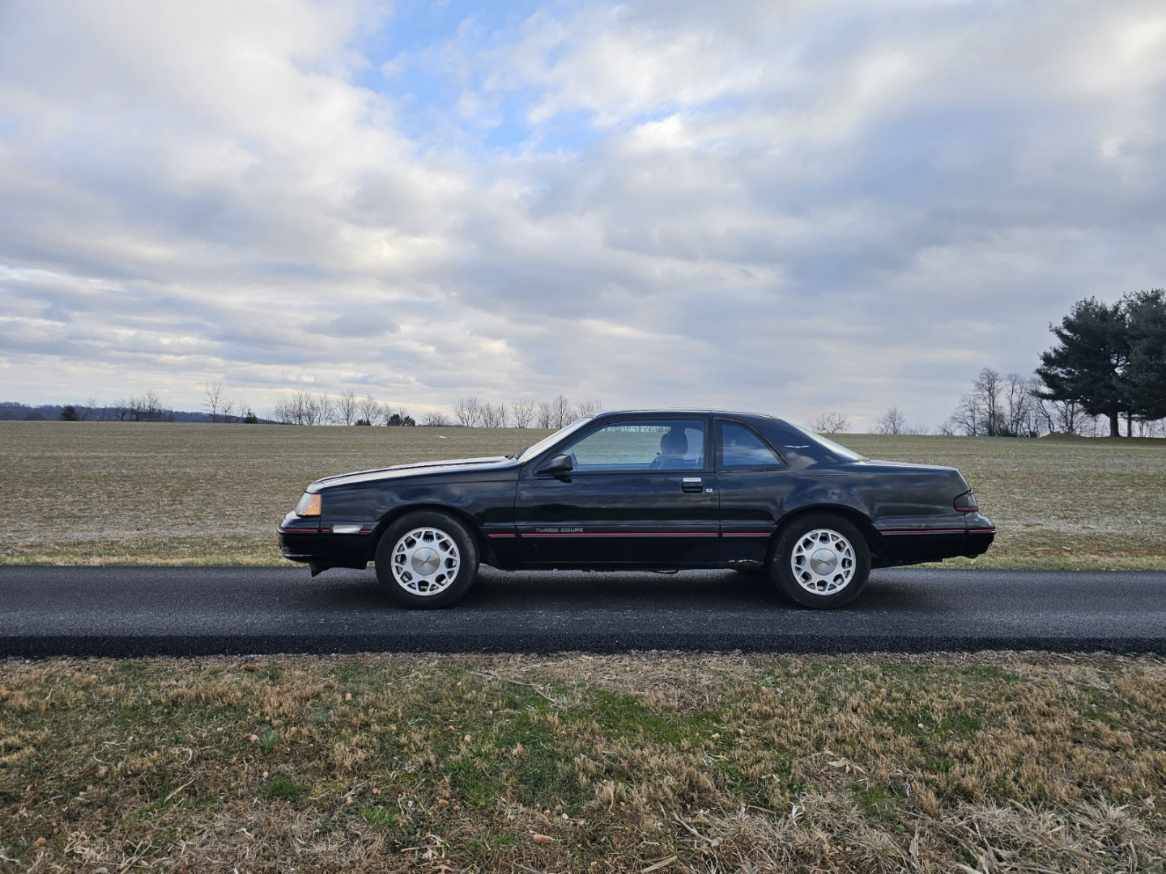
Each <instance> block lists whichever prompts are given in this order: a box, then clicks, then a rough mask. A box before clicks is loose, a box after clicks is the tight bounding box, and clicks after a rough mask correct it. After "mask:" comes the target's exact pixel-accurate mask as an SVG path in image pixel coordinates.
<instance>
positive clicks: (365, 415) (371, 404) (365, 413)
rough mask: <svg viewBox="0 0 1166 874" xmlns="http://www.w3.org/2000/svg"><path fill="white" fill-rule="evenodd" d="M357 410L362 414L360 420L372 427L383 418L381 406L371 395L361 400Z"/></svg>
mask: <svg viewBox="0 0 1166 874" xmlns="http://www.w3.org/2000/svg"><path fill="white" fill-rule="evenodd" d="M357 409H358V411H359V413H360V418H361V419H362V420H363V421H365V422H368V423H369V424H370V425H371V424H372V423H373V422H376V421H377V420H378V419H380V417H381V405H380V403H378V402H377V401H375V400H373V398H372V397H371V396H370V395H365V396H364V397H363V398H361V399H360V402H359V404H358V405H357Z"/></svg>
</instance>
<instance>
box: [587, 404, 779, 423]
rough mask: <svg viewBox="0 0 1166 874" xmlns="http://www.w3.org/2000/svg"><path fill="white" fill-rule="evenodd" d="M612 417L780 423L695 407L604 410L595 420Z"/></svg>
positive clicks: (760, 415) (762, 415) (737, 412)
mask: <svg viewBox="0 0 1166 874" xmlns="http://www.w3.org/2000/svg"><path fill="white" fill-rule="evenodd" d="M611 416H735V417H736V418H738V419H769V420H771V421H780V420H779V419H778V418H777V416H771V415H770V414H768V413H745V412H741V411H740V410H710V409H700V408H694V407H674V408H659V409H636V410H604V411H603V412H602V413H598V414H597V415H596V416H595V417H594V418H596V419H606V418H609V417H611Z"/></svg>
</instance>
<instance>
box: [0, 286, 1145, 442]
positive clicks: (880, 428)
mask: <svg viewBox="0 0 1166 874" xmlns="http://www.w3.org/2000/svg"><path fill="white" fill-rule="evenodd" d="M1049 330H1050V331H1051V332H1052V334H1053V335H1054V337H1055V343H1054V344H1053V346H1052V347H1050V348H1049V349H1047V350H1046V351H1044V352H1042V353H1041V356H1040V365H1039V366H1038V367H1037V368H1036V370H1035V372H1034V373H1033V375H1031V376H1023V375H1021V374H1018V373H1008V374H1004V375H1002V374H1001V373H1000V372H999V371H997V370H994V369H993V368H991V367H985V368H983V369H982V370H981V371H980V372H979V374H978V375H977V376H976V378H975V379H974V380H973V382H972V387H971V390H970V391H969V392H968V393H967V394H965V395H964V396H963V397H961V398H960V402H959V404H958V406H957V407H956V409H955V411H954V412H953V413H952V415H951V416H950V417H949V419H948V420H947V421H946V422H944V423H943V424H942V425H940V427H939V429H938V433H940V434H948V435H956V434H961V435H965V436H972V437H977V436H986V437H1039V436H1041V435H1042V434H1075V435H1088V436H1094V435H1096V434H1098V433H1099V431H1101V430H1106V429H1107V430H1108V434H1109V436H1111V437H1119V436H1122V435H1121V423H1122V420H1123V419H1124V421H1125V428H1126V431H1125V436H1127V437H1133V436H1158V435H1163V436H1166V291H1163V290H1162V289H1153V290H1150V291H1138V292H1133V293H1130V294H1127V295H1125V296H1124V297H1122V298H1121V299H1120V300H1119V301H1117V302H1115V303H1112V304H1108V303H1104V302H1102V301H1099V300H1097V299H1096V298H1095V297H1090V298H1086V299H1084V300H1080V301H1078V302H1077V303H1076V304H1074V306H1073V308H1072V310H1071V311H1070V312H1069V313H1068V314H1067V315H1065V316H1064V317H1063V318H1062V319H1061V321H1060V323H1059V324H1055V325H1050V326H1049ZM203 407H204V409H205V410H206V412H205V414H203V415H200V414H195V413H189V412H180V411H175V410H171V409H168V408H167V407H165V406H164V405H163V404H162V402H161V401H160V400H159V398H158V395H157V394H156V393H154V392H152V391H148V392H146V393H145V394H143V395H141V396H137V397H132V398H129V399H127V400H125V401H122V402H120V403H118V404H114V405H110V406H103V407H99V406H97V405H96V403H95V402H93V401H90V402H89V403H88V404H76V405H74V404H66V405H64V406H63V407H58V406H55V405H43V406H41V407H28V406H25V405H23V404H15V403H0V419H2V418H8V419H12V418H57V417H59V418H61V419H66V420H80V419H116V420H121V421H192V420H193V421H197V420H209V421H211V422H245V423H258V422H261V421H275V422H279V423H284V424H295V425H366V426H371V425H387V426H390V427H392V426H402V427H411V426H415V425H422V426H442V425H460V426H463V427H467V428H505V427H512V428H532V427H535V428H542V429H548V430H549V429H557V428H561V427H563V426H564V425H568V424H570V423H571V422H573V421H575V420H577V419H580V418H584V417H587V416H592V415H594V414H596V413H598V412H599V410H600V405H599V403H598V402H596V401H585V402H582V403H576V404H572V403H571V402H570V401H569V400H568V399H567V397H566V396H565V395H561V394H560V395H557V396H556V397H555V398H553V399H551V400H544V401H534V400H529V399H519V400H514V401H511V402H509V403H506V402H505V401H490V400H483V399H481V398H480V397H478V396H468V397H462V398H459V399H458V400H457V402H456V404H455V405H454V408H453V414H452V416H449V415H447V414H445V413H443V412H440V411H435V412H429V413H426V414H424V415H423V416H422V417H421V418H420V421H418V419H416V418H415V417H413V416H412V415H410V414H409V413H408V412H407V411H406V410H404V409H402V408H399V407H395V406H392V405H389V404H384V403H381V402H380V401H377V400H375V399H374V398H372V397H371V396H368V395H366V396H364V397H358V396H357V395H356V393H355V392H353V391H347V392H345V393H343V394H341V395H338V396H336V397H333V396H332V395H330V394H327V393H317V394H313V393H311V392H307V391H298V392H296V393H294V394H292V395H290V396H287V397H285V398H283V399H281V400H280V401H279V402H277V403H276V405H275V408H274V411H273V414H272V419H269V420H264V419H260V418H259V417H258V416H256V414H255V413H254V411H253V410H252V409H251V408H250V407H248V406H246V405H244V404H241V403H236V402H235V401H233V400H232V399H230V398H228V397H227V394H226V391H225V389H224V387H223V384H222V383H221V382H212V383H207V384H206V386H205V388H204V401H203ZM1099 423H1104V426H1105V427H1104V428H1100V427H1099ZM813 427H814V430H816V431H819V432H821V433H824V434H838V433H843V432H846V431H849V430H850V420H849V418H848V417H847V416H846V415H845V414H843V413H839V412H828V413H824V414H822V415H820V416H818V417H817V419H815V421H814V423H813ZM875 430H876V431H877V432H878V433H880V434H890V435H897V434H925V433H928V432H927V429H926V428H921V427H919V426H917V425H911V424H909V423H908V421H907V418H906V416H905V415H904V414H903V412H902V410H901V409H899V407H897V406H894V407H891V408H890V409H888V410H887V411H886V412H885V413H884V414H883V415H882V416H881V417H880V418H879V420H878V422H877V424H876V428H875Z"/></svg>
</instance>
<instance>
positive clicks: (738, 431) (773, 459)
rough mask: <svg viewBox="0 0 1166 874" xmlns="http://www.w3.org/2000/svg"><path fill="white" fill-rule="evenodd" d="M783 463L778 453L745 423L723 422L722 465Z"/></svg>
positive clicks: (767, 465) (752, 465)
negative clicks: (744, 424) (745, 425)
mask: <svg viewBox="0 0 1166 874" xmlns="http://www.w3.org/2000/svg"><path fill="white" fill-rule="evenodd" d="M780 464H781V459H780V458H778V457H777V453H776V452H774V451H773V450H772V449H770V448H769V447H768V446H766V445H765V444H764V443H763V442H762V440H761V438H760V437H758V436H757V435H756V434H754V433H753V432H752V431H750V430H749V429H748V428H746V427H744V426H743V425H734V424H733V423H732V422H722V423H721V467H773V466H776V465H780Z"/></svg>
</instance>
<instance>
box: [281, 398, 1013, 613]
mask: <svg viewBox="0 0 1166 874" xmlns="http://www.w3.org/2000/svg"><path fill="white" fill-rule="evenodd" d="M995 533H996V529H995V528H994V527H993V526H992V523H991V522H990V521H989V520H988V519H987V518H986V517H985V516H982V515H981V514H980V511H979V507H978V506H977V504H976V498H975V495H974V493H973V492H972V490H971V489H970V488H969V486H968V483H967V481H966V480H964V478H963V477H962V476H961V475H960V472H959V471H958V470H956V469H955V468H951V467H935V466H931V465H921V464H904V463H901V462H891V461H874V460H870V459H867V458H864V457H862V456H861V455H858V454H856V453H854V452H852V451H850V450H849V449H847V448H845V447H844V446H840V445H839V444H837V443H834V442H833V441H831V440H827V439H825V438H824V437H821V436H819V435H817V434H814V433H812V432H810V431H807V430H804V429H802V428H799V427H797V426H795V425H792V424H790V423H788V422H785V421H783V420H781V419H776V418H773V417H770V416H763V415H753V414H746V413H725V412H714V411H707V410H693V411H682V412H676V411H669V412H655V411H632V412H613V413H603V414H601V415H598V416H595V417H593V418H588V419H583V420H580V421H577V422H574V423H572V424H571V425H568V426H567V427H566V428H563V429H562V430H560V431H558V432H556V433H554V434H552V435H550V436H549V437H547V438H545V439H543V440H540V441H539V442H538V443H535V444H534V445H532V446H528V447H526V448H525V449H522V450H519V451H517V452H515V453H514V454H513V455H506V456H498V457H491V458H467V459H458V460H454V461H427V462H422V463H418V464H402V465H397V466H394V467H386V468H381V469H378V470H365V471H360V472H357V473H346V474H341V475H339V476H330V477H325V478H323V479H319V480H316V482H314V483H312V484H311V485H309V486H308V488H307V491H306V492H304V495H303V497H302V498H301V499H300V501H299V503H298V504H297V505H296V507H295V509H294V510H292V511H291V512H290V513H288V514H287V516H285V517H284V519H283V522H282V523H281V524H280V526H279V539H280V547H281V551H282V553H283V556H284V557H285V558H288V559H291V560H292V561H298V562H304V563H306V564H308V566H309V567H310V569H311V572H312V575H313V576H314V575H315V574H317V573H319V572H320V571H323V570H327V569H328V568H335V567H345V568H364V567H366V566H367V565H368V563H369V562H370V561H371V562H374V563H375V565H376V573H377V579H378V580H379V581H380V582H381V583H382V584H383V585H384V586H385V588H386V589H387V590H388V591H389V592H391V593H392V594H393V596H394V597H395V598H396V599H397V601H399V602H400V603H401V604H403V605H405V606H407V607H422V608H425V607H446V606H449V605H450V604H453V603H455V602H457V601H458V600H459V599H460V598H462V597H463V596H464V595H465V594H466V592H467V591H468V590H469V588H470V586H471V585H472V584H473V582H474V578H475V576H476V575H477V571H478V565H479V564H480V563H484V564H489V565H492V566H494V567H497V568H501V569H505V570H518V569H524V570H525V569H536V568H543V569H550V568H564V569H565V568H573V569H587V570H659V571H672V570H683V569H690V568H733V569H736V570H739V571H742V572H745V573H754V574H757V575H759V576H762V575H763V576H765V577H767V578H768V579H769V580H770V581H772V583H773V584H774V585H776V586H777V587H778V589H780V590H781V591H782V592H783V593H784V594H785V595H786V596H788V597H789V598H790V599H791V600H793V601H794V602H796V603H797V604H800V605H802V606H805V607H839V606H841V605H843V604H848V603H850V602H851V601H853V600H854V599H855V598H856V597H857V596H858V595H859V593H860V592H861V591H862V589H863V586H865V585H866V581H867V577H868V575H869V573H870V570H871V568H877V567H887V566H891V565H902V564H913V563H917V562H928V561H938V560H941V559H944V558H949V557H952V556H968V557H974V556H977V555H981V554H983V553H984V552H985V551H986V550H987V549H988V547H989V546H990V545H991V543H992V540H993V538H994V537H995Z"/></svg>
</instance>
